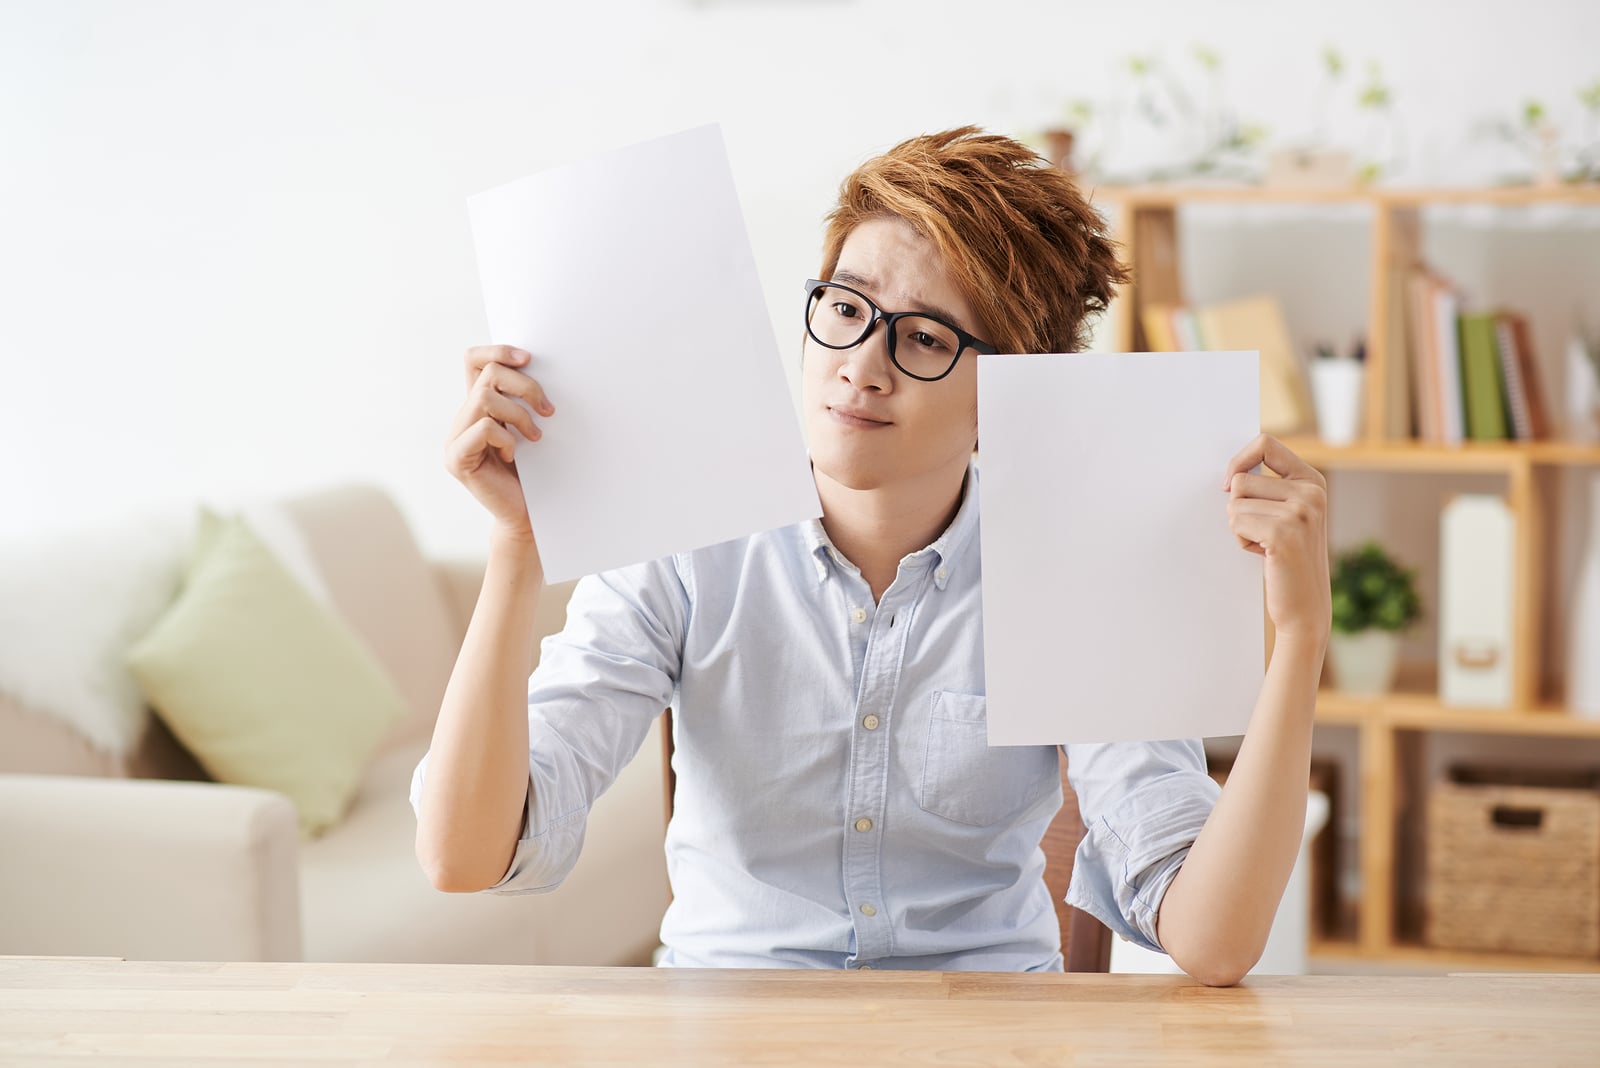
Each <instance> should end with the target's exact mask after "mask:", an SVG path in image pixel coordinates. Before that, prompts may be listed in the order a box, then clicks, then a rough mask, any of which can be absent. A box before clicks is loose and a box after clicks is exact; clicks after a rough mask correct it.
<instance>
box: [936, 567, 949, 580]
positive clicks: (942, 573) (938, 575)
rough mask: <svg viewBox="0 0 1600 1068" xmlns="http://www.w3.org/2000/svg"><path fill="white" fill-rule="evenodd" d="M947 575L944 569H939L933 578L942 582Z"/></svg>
mask: <svg viewBox="0 0 1600 1068" xmlns="http://www.w3.org/2000/svg"><path fill="white" fill-rule="evenodd" d="M947 574H949V572H947V571H945V569H944V568H942V567H941V568H940V569H939V570H937V571H935V572H934V573H933V577H934V578H936V579H938V580H939V581H940V582H943V581H944V580H945V576H946V575H947Z"/></svg>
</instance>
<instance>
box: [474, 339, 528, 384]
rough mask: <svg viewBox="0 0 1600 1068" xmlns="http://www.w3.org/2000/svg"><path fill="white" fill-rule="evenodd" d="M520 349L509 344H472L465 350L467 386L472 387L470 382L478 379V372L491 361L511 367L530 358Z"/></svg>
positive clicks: (521, 364) (519, 364)
mask: <svg viewBox="0 0 1600 1068" xmlns="http://www.w3.org/2000/svg"><path fill="white" fill-rule="evenodd" d="M532 358H533V357H532V356H530V355H529V354H528V353H527V352H525V351H523V350H522V349H518V348H513V347H512V346H510V345H474V346H473V347H472V348H470V349H468V350H467V356H466V365H467V388H468V389H471V388H472V383H474V382H476V381H477V380H478V373H479V372H480V371H482V370H483V369H484V368H485V367H486V366H488V365H489V364H491V363H503V364H506V365H508V366H511V367H522V366H525V365H526V364H527V362H528V361H529V360H530V359H532Z"/></svg>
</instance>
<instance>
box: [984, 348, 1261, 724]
mask: <svg viewBox="0 0 1600 1068" xmlns="http://www.w3.org/2000/svg"><path fill="white" fill-rule="evenodd" d="M1258 366H1259V364H1258V360H1257V355H1256V353H1254V352H1174V353H1126V354H1116V355H1107V354H1101V353H1084V354H1077V355H1066V356H980V357H979V358H978V440H979V442H980V453H981V457H982V473H981V476H980V478H979V480H978V492H979V496H980V499H981V503H982V507H983V541H982V551H983V649H984V675H985V685H986V690H987V695H988V701H987V714H988V722H989V744H990V745H1053V744H1056V743H1061V742H1124V741H1155V740H1162V739H1168V738H1194V737H1208V736H1214V735H1231V734H1243V733H1244V729H1245V727H1246V725H1247V724H1248V723H1249V721H1250V713H1251V710H1252V708H1253V707H1254V704H1255V698H1256V696H1257V694H1258V692H1259V691H1260V689H1261V682H1262V678H1263V675H1264V669H1263V667H1262V658H1263V653H1264V651H1265V646H1264V644H1263V643H1264V641H1265V624H1264V622H1263V611H1262V580H1263V571H1262V566H1261V557H1259V556H1256V555H1254V554H1253V553H1250V552H1247V551H1246V550H1245V549H1243V548H1242V547H1240V545H1239V543H1238V541H1237V539H1236V538H1235V537H1234V535H1233V532H1232V530H1230V529H1229V526H1228V500H1229V495H1228V493H1227V492H1225V491H1224V489H1223V487H1222V482H1223V477H1224V475H1225V474H1226V473H1227V467H1228V461H1229V460H1230V459H1232V458H1233V456H1234V454H1235V453H1237V452H1238V451H1239V450H1240V449H1242V448H1244V447H1245V446H1246V445H1247V444H1249V443H1250V441H1251V440H1252V439H1253V438H1254V437H1255V436H1256V434H1257V433H1258V432H1259V429H1260V411H1261V408H1260V393H1259V382H1260V379H1259V371H1258Z"/></svg>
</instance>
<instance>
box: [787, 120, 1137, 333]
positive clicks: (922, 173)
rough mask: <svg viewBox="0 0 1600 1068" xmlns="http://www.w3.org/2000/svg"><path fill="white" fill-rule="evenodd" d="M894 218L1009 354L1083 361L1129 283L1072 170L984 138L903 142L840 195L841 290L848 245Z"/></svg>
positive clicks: (829, 252) (825, 256) (967, 131)
mask: <svg viewBox="0 0 1600 1068" xmlns="http://www.w3.org/2000/svg"><path fill="white" fill-rule="evenodd" d="M883 215H891V216H895V217H898V218H900V219H903V220H905V221H906V222H908V223H910V224H911V226H912V227H913V228H914V229H915V230H916V231H917V232H918V233H920V234H922V235H923V236H924V237H927V238H929V239H930V240H932V241H933V243H934V247H936V248H937V249H938V250H939V254H940V256H942V257H943V259H944V262H945V266H946V267H947V268H948V269H949V270H950V272H951V274H952V275H954V277H955V281H956V285H957V286H959V287H960V289H961V292H962V296H964V297H965V298H966V299H967V301H968V303H970V304H971V305H972V307H973V308H974V309H976V311H977V313H978V315H979V317H980V318H981V319H982V320H983V322H982V323H981V324H975V325H974V327H973V329H974V330H975V331H988V333H987V334H985V335H983V336H984V340H986V341H989V342H992V343H993V344H995V345H996V346H997V347H998V348H999V350H1000V351H1001V352H1027V353H1036V352H1076V351H1079V350H1080V349H1082V348H1084V347H1085V346H1086V345H1087V344H1088V340H1089V323H1090V320H1091V319H1092V318H1093V317H1094V316H1095V315H1098V314H1099V313H1100V312H1102V311H1104V310H1105V309H1106V307H1107V306H1108V305H1109V304H1110V303H1111V296H1112V287H1113V286H1114V285H1118V284H1121V283H1124V282H1126V281H1128V273H1127V269H1126V268H1125V267H1124V266H1123V265H1122V263H1121V262H1119V261H1118V259H1117V255H1116V244H1115V242H1113V241H1112V240H1111V239H1110V238H1109V237H1107V236H1106V233H1105V230H1106V226H1105V224H1104V223H1103V222H1102V221H1101V218H1100V216H1099V214H1098V213H1097V212H1096V211H1095V210H1094V208H1092V207H1090V205H1089V202H1088V200H1086V199H1085V198H1084V196H1083V194H1081V193H1080V192H1079V191H1078V188H1077V186H1076V185H1074V184H1073V181H1072V178H1071V177H1070V176H1069V175H1068V174H1067V173H1066V172H1065V171H1063V170H1061V169H1059V168H1057V167H1053V166H1051V165H1050V164H1049V163H1048V162H1047V161H1045V160H1044V159H1043V158H1041V157H1040V156H1039V155H1038V153H1036V152H1034V151H1033V150H1032V149H1030V148H1028V147H1027V146H1026V145H1024V144H1021V143H1020V142H1017V141H1014V140H1012V139H1011V138H1009V137H1002V136H999V135H996V134H986V133H984V132H983V131H981V130H979V129H978V128H977V127H976V126H963V127H961V128H960V129H957V130H947V131H945V132H944V133H937V134H928V135H926V136H923V137H914V138H912V139H911V140H909V141H904V142H902V143H900V144H898V145H896V146H895V147H894V148H891V149H890V150H889V151H887V152H885V153H884V154H883V155H881V156H876V157H874V158H872V159H869V160H867V162H865V163H863V164H862V165H861V166H859V167H857V168H856V169H855V171H854V172H853V173H851V174H850V176H849V177H847V178H846V179H845V180H844V182H843V183H842V184H841V185H840V187H839V203H838V205H837V206H836V207H835V208H834V209H833V210H832V211H831V212H829V213H828V216H827V220H826V222H827V232H826V234H825V235H824V237H823V241H822V273H821V274H820V275H819V276H818V277H820V278H832V277H833V272H834V270H835V268H837V267H838V265H839V250H840V249H841V248H842V247H843V246H844V241H845V238H846V237H848V236H849V235H850V232H851V231H852V230H854V229H855V228H856V226H858V225H859V224H860V223H861V222H862V221H864V220H866V219H870V218H873V217H874V216H883Z"/></svg>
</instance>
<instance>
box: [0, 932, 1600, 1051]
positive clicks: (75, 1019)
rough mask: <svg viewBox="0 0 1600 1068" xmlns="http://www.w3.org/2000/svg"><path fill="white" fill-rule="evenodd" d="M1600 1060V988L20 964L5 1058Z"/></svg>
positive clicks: (1544, 980) (1385, 981)
mask: <svg viewBox="0 0 1600 1068" xmlns="http://www.w3.org/2000/svg"><path fill="white" fill-rule="evenodd" d="M74 1060H80V1061H93V1062H94V1063H95V1064H127V1063H139V1064H148V1065H182V1064H189V1063H204V1064H208V1065H222V1064H252V1065H261V1064H301V1063H318V1064H328V1063H366V1064H385V1065H387V1064H444V1065H464V1064H496V1065H506V1064H511V1063H517V1062H522V1063H539V1064H577V1065H587V1064H627V1065H646V1064H648V1065H657V1064H662V1065H675V1064H683V1065H695V1066H697V1068H699V1066H707V1065H720V1064H737V1065H748V1064H807V1065H810V1064H851V1065H859V1066H876V1065H886V1064H939V1065H966V1064H973V1065H978V1064H982V1065H1047V1064H1075V1065H1118V1066H1121V1065H1128V1064H1163V1065H1229V1066H1233V1065H1239V1064H1270V1065H1294V1064H1303V1065H1362V1066H1387V1065H1394V1064H1439V1065H1451V1066H1456V1065H1468V1064H1472V1065H1477V1064H1494V1065H1541V1066H1544V1065H1584V1066H1594V1065H1600V975H1571V976H1564V975H1562V976H1553V975H1535V976H1530V975H1483V976H1474V975H1465V976H1449V977H1427V978H1414V977H1404V978H1402V977H1387V976H1386V977H1352V976H1308V977H1297V978H1288V977H1260V978H1258V977H1250V978H1247V979H1246V980H1245V982H1244V983H1243V984H1242V985H1240V986H1237V987H1232V988H1228V989H1220V990H1214V989H1210V988H1207V987H1204V986H1201V985H1199V984H1198V983H1195V982H1193V981H1191V980H1189V979H1187V978H1184V977H1181V976H1157V975H1062V974H1053V975H1027V974H1024V975H1010V974H996V973H961V972H893V971H866V972H814V971H798V972H797V971H701V970H690V969H646V968H637V969H635V968H534V967H498V966H486V965H485V966H480V965H404V964H206V963H144V962H133V961H117V960H107V959H70V958H33V959H27V958H0V1064H5V1065H12V1064H35V1063H40V1064H48V1063H58V1062H61V1061H74Z"/></svg>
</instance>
